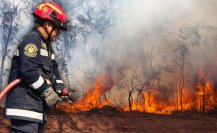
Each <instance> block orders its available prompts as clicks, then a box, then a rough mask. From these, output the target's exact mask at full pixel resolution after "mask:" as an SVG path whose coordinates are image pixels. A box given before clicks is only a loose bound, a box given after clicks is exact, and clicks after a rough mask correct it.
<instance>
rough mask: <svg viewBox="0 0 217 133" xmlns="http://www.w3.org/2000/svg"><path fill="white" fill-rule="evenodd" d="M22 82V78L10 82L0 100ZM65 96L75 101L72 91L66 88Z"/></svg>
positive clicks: (0, 94)
mask: <svg viewBox="0 0 217 133" xmlns="http://www.w3.org/2000/svg"><path fill="white" fill-rule="evenodd" d="M21 82H22V79H21V78H19V79H16V80H14V81H12V82H11V83H10V84H8V85H7V86H6V87H5V88H4V89H3V90H2V91H1V92H0V101H1V100H2V99H3V98H4V97H5V95H6V94H7V93H8V91H10V90H11V89H13V88H14V87H15V86H16V85H18V84H20V83H21ZM63 96H68V98H69V99H70V100H71V101H73V98H72V93H71V92H68V91H67V89H66V88H64V90H63Z"/></svg>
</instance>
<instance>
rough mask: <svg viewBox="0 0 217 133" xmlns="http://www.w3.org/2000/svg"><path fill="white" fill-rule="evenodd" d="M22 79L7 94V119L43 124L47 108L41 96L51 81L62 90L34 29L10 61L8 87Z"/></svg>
mask: <svg viewBox="0 0 217 133" xmlns="http://www.w3.org/2000/svg"><path fill="white" fill-rule="evenodd" d="M18 78H22V80H23V82H22V83H21V84H19V85H18V86H16V87H15V88H14V89H12V90H11V91H9V92H8V94H7V97H6V117H8V118H10V119H21V120H29V121H35V122H40V123H43V122H44V120H45V117H44V116H45V114H46V112H47V110H48V107H47V106H46V105H45V102H44V100H43V99H42V98H41V96H40V95H41V94H42V93H43V91H44V90H45V89H47V88H48V82H47V80H46V79H48V80H50V81H51V83H52V85H53V86H54V88H55V85H61V86H63V82H62V80H61V78H60V75H59V72H58V68H57V63H56V61H55V56H54V54H53V50H52V48H51V46H50V44H49V43H48V42H47V41H46V40H45V39H44V38H43V36H42V34H41V33H40V32H39V31H38V30H37V29H33V30H32V31H31V32H30V33H28V34H27V35H26V36H25V37H24V38H23V39H22V41H21V43H20V45H19V46H18V48H17V51H16V53H15V55H14V57H13V59H12V64H11V71H10V75H9V83H10V82H12V81H13V80H15V79H18Z"/></svg>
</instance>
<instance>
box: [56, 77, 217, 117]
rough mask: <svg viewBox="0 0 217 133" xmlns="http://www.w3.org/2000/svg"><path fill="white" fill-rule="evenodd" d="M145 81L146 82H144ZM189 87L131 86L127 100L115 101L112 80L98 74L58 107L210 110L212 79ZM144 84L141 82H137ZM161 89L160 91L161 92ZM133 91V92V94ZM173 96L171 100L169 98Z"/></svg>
mask: <svg viewBox="0 0 217 133" xmlns="http://www.w3.org/2000/svg"><path fill="white" fill-rule="evenodd" d="M146 85H147V83H146ZM195 85H196V86H193V88H187V87H183V88H182V91H181V92H180V90H179V88H176V91H174V92H173V93H171V92H169V93H167V92H166V93H167V95H166V96H164V97H162V93H165V92H163V91H165V90H164V89H165V88H164V89H163V88H156V87H153V86H149V87H150V88H149V89H150V90H148V91H147V88H146V89H141V88H138V87H135V88H133V89H131V90H129V91H128V97H127V99H128V100H127V102H125V103H121V102H122V101H120V103H119V104H118V103H117V102H116V100H115V99H113V100H112V98H115V97H112V96H111V91H112V89H115V87H114V82H112V81H111V79H110V78H109V77H108V76H105V75H103V76H98V77H97V78H96V80H95V82H94V84H93V86H92V87H89V89H87V92H86V93H85V94H84V95H83V98H82V99H80V100H79V101H78V102H76V103H73V104H70V105H69V104H62V105H60V106H59V108H61V109H63V110H65V111H66V112H78V111H88V110H91V109H93V108H103V107H104V106H106V105H109V106H113V107H115V108H117V109H119V110H120V111H126V112H129V111H131V112H132V111H139V112H148V113H157V114H171V113H173V112H176V111H187V110H191V111H198V112H211V111H215V110H216V107H217V91H216V89H215V82H213V81H211V80H209V78H208V77H206V79H204V78H201V79H200V80H199V81H198V82H197V83H196V84H195ZM141 86H142V87H143V88H145V85H144V84H143V85H141ZM146 87H147V86H146ZM161 91H162V92H161ZM134 93H136V94H135V95H134ZM167 97H173V99H174V101H171V100H170V98H167Z"/></svg>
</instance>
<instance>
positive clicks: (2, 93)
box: [0, 79, 22, 101]
mask: <svg viewBox="0 0 217 133" xmlns="http://www.w3.org/2000/svg"><path fill="white" fill-rule="evenodd" d="M21 82H22V79H16V80H14V81H12V82H11V83H10V84H8V86H6V87H5V88H4V89H3V90H2V91H1V92H0V101H1V100H2V99H3V98H4V96H5V95H6V94H7V93H8V91H10V90H11V89H12V88H14V87H15V86H16V85H18V84H20V83H21Z"/></svg>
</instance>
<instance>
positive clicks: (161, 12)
mask: <svg viewBox="0 0 217 133" xmlns="http://www.w3.org/2000/svg"><path fill="white" fill-rule="evenodd" d="M119 4H120V7H119V8H118V10H117V11H116V12H115V14H114V17H115V22H116V24H115V25H114V27H112V29H111V31H112V36H111V37H110V39H108V40H107V42H106V48H107V49H106V50H105V54H106V56H107V57H108V58H111V59H112V60H117V64H121V61H122V60H127V58H128V56H127V55H131V56H132V55H135V56H136V54H137V53H138V51H139V50H141V48H142V49H144V50H145V49H146V48H150V47H153V51H154V60H155V62H159V61H160V62H161V63H162V62H165V61H166V62H167V61H168V62H170V63H173V57H174V53H173V52H174V49H175V48H176V47H177V46H176V45H177V41H179V40H180V38H179V34H180V32H182V31H183V32H184V33H183V34H186V36H187V35H188V36H189V38H190V39H189V40H197V41H198V43H199V44H201V45H198V46H197V47H192V46H189V49H192V51H191V52H195V53H193V54H192V56H191V58H193V55H195V54H196V55H195V56H197V54H199V53H198V52H199V51H196V50H195V49H199V47H200V49H202V51H201V52H203V51H204V52H207V51H206V50H205V49H204V46H203V45H202V43H204V41H208V40H210V36H209V35H211V36H215V34H216V33H215V32H214V31H208V29H207V27H209V26H213V27H215V26H216V24H217V17H216V12H217V9H216V8H215V6H216V5H217V1H215V0H208V1H203V0H199V1H198V0H163V1H159V0H137V1H130V0H129V1H127V2H126V1H125V2H120V3H119ZM115 15H116V16H115ZM196 32H197V33H196ZM208 32H209V35H207V33H208ZM196 34H199V35H198V36H197V35H196ZM192 45H194V44H192ZM207 45H209V46H206V47H213V48H214V45H215V44H214V42H210V43H209V44H207ZM144 52H145V51H144ZM201 52H200V54H201ZM198 56H199V55H198ZM207 58H209V57H207ZM210 58H211V57H210Z"/></svg>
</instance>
